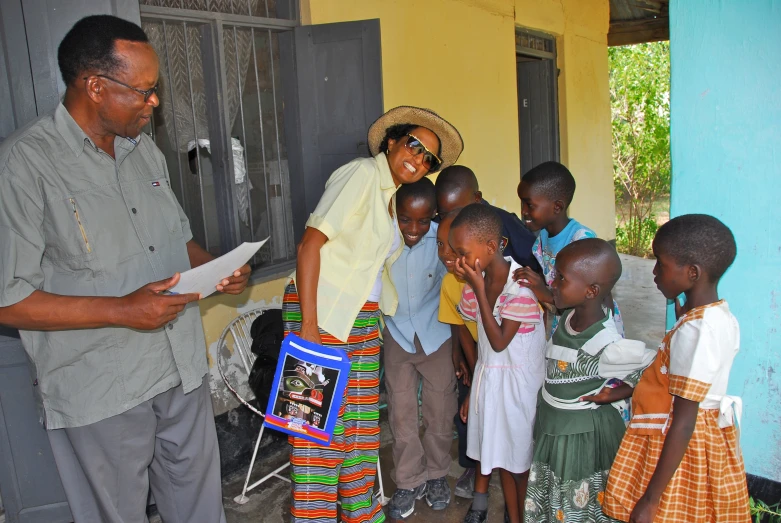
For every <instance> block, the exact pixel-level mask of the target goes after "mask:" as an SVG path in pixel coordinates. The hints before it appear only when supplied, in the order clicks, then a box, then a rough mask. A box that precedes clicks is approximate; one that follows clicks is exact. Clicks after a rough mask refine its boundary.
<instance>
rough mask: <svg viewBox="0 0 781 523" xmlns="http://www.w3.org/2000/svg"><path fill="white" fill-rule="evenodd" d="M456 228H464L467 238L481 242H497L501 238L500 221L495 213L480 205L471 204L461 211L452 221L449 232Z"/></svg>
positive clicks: (486, 206)
mask: <svg viewBox="0 0 781 523" xmlns="http://www.w3.org/2000/svg"><path fill="white" fill-rule="evenodd" d="M458 227H465V228H466V230H467V234H469V236H472V237H475V238H477V239H478V240H480V241H481V242H487V241H489V240H495V241H497V242H499V241H500V240H501V237H502V219H501V218H500V217H499V215H498V214H497V213H496V211H494V210H493V209H492V208H490V207H489V206H488V205H483V204H482V203H471V204H469V205H467V206H466V207H464V208H463V209H461V211H460V212H459V213H458V216H456V218H455V219H454V220H453V223H452V225H451V226H450V230H451V231H452V230H454V229H457V228H458Z"/></svg>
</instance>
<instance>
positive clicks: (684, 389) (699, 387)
mask: <svg viewBox="0 0 781 523" xmlns="http://www.w3.org/2000/svg"><path fill="white" fill-rule="evenodd" d="M721 360H722V350H721V344H720V343H719V336H718V333H716V332H714V329H713V326H712V325H709V324H707V323H705V322H704V321H703V320H690V321H688V322H686V323H684V324H683V325H681V326H680V327H679V328H678V330H677V331H676V332H675V334H674V335H673V338H672V340H670V369H669V372H670V388H669V392H670V394H673V395H675V396H680V397H681V398H684V399H687V400H691V401H696V402H701V401H703V400H704V399H705V395H706V394H707V393H708V391H709V390H710V387H711V383H713V379H714V377H715V376H716V374H717V372H718V370H719V367H720V364H721Z"/></svg>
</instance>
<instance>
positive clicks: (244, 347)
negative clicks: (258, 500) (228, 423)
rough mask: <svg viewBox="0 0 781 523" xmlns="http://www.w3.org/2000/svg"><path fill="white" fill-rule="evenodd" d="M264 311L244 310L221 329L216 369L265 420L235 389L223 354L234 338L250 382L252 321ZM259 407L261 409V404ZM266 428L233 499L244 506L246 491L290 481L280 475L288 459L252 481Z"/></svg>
mask: <svg viewBox="0 0 781 523" xmlns="http://www.w3.org/2000/svg"><path fill="white" fill-rule="evenodd" d="M265 311H266V309H254V310H251V311H248V312H244V313H242V314H241V315H240V316H239V317H237V318H235V319H234V320H233V321H231V322H230V323H229V324H228V326H227V327H225V329H224V330H223V331H222V334H221V335H220V339H219V342H218V343H217V369H218V370H219V371H220V376H222V380H223V381H224V382H225V385H226V386H227V387H228V389H229V390H230V391H231V392H232V393H233V395H234V396H236V399H237V400H239V402H240V403H241V404H242V405H244V406H245V407H247V408H248V409H250V410H251V411H252V412H254V413H255V414H257V415H258V416H260V417H261V418H262V419H265V418H266V415H265V414H263V412H261V411H260V410H258V409H257V408H255V407H254V406H253V405H251V404H250V403H249V402H248V401H247V400H246V399H244V398H243V397H242V396H241V394H239V393H238V391H237V390H236V388H237V387H236V386H234V384H232V383H231V382H230V381H229V380H228V378H227V376H225V372H224V371H223V360H222V354H223V349H224V348H225V347H226V345H228V344H229V342H230V339H232V340H233V350H234V351H236V353H237V354H238V355H239V358H240V359H241V363H242V367H243V368H244V371H245V372H246V375H245V376H242V379H244V380H247V381H248V380H249V374H250V371H251V370H252V364H253V363H255V354H253V353H252V350H251V347H252V335H251V334H250V328H251V327H252V322H254V321H255V320H256V319H257V318H258V317H259V316H261V315H262V314H263V313H264V312H265ZM260 407H261V408H262V406H260ZM265 429H266V424H265V423H263V424H262V425H261V426H260V433H259V434H258V439H257V440H256V441H255V448H254V450H253V451H252V459H251V460H250V463H249V470H247V477H246V479H245V480H244V488H243V489H242V491H241V494H240V495H238V496H236V497H235V498H233V501H235V502H236V503H238V504H239V505H243V504H245V503H246V502H247V501H249V498H248V497H247V492H249V491H250V490H252V489H254V488H256V487H258V486H260V485H262V484H263V483H265V482H266V481H268V480H269V479H271V478H278V479H281V480H282V481H286V482H287V483H290V478H289V477H285V476H282V475H280V472H282V471H283V470H285V469H286V468H288V467H289V466H290V461H286V462H285V464H284V465H281V466H280V467H277V468H276V469H275V470H274V471H272V472H271V473H269V474H266V475H265V476H263V477H262V478H260V479H259V480H258V481H256V482H255V483H253V484H252V485H250V484H249V480H250V476H251V475H252V469H253V467H254V466H255V459H256V458H257V456H258V449H259V448H260V440H261V438H263V432H264V430H265Z"/></svg>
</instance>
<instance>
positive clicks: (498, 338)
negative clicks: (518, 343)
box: [454, 258, 521, 352]
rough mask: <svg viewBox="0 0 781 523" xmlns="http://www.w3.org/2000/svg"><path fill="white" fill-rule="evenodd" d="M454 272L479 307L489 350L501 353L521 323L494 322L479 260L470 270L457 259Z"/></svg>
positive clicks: (509, 321) (461, 260) (506, 320)
mask: <svg viewBox="0 0 781 523" xmlns="http://www.w3.org/2000/svg"><path fill="white" fill-rule="evenodd" d="M454 271H455V273H456V276H458V277H459V278H462V279H463V280H465V281H466V282H467V283H468V284H469V286H470V287H472V290H473V291H474V293H475V297H476V298H477V305H478V307H480V317H481V318H482V320H483V328H484V329H485V334H486V336H488V342H489V343H490V344H491V348H492V349H493V350H494V351H495V352H502V351H503V350H504V349H506V348H507V346H508V345H509V344H510V341H512V339H513V337H514V336H515V333H516V332H518V328H519V327H520V326H521V323H520V322H518V321H512V320H508V319H506V318H505V319H504V321H503V322H502V324H501V325H499V324H498V323H497V322H496V319H495V318H494V312H493V306H492V305H491V304H490V303H488V297H487V296H486V294H485V279H484V278H483V269H482V268H481V267H480V260H475V268H474V269H471V268H470V267H469V266H468V265H467V264H466V262H464V259H463V258H457V259H456V266H455V269H454Z"/></svg>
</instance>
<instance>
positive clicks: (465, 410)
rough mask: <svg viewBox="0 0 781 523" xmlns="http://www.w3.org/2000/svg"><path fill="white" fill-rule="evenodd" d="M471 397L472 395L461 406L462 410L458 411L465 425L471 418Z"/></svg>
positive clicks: (467, 396)
mask: <svg viewBox="0 0 781 523" xmlns="http://www.w3.org/2000/svg"><path fill="white" fill-rule="evenodd" d="M469 396H471V394H467V395H466V398H464V402H463V403H462V404H461V408H460V409H459V410H458V415H459V416H460V417H461V421H462V422H463V423H466V419H467V418H468V417H469Z"/></svg>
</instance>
